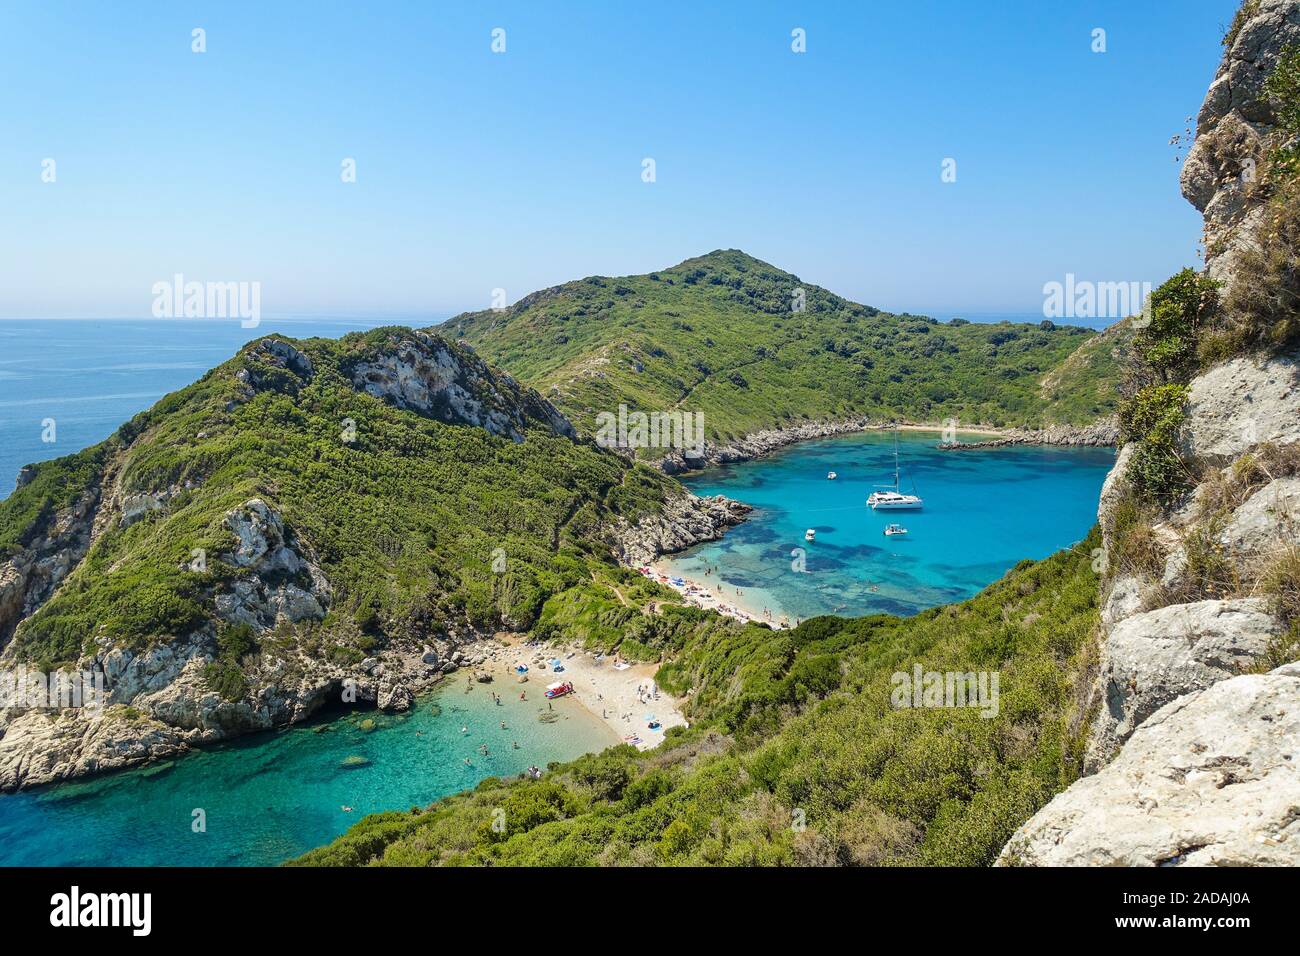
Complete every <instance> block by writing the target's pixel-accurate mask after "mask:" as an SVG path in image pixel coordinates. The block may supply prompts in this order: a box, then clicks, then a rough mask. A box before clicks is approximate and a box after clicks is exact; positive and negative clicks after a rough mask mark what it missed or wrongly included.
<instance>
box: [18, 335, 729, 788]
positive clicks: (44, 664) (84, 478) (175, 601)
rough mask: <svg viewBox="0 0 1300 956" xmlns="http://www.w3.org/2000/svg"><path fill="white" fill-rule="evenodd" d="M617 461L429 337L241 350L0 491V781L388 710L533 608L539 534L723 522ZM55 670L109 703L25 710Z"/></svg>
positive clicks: (624, 551)
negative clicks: (326, 708)
mask: <svg viewBox="0 0 1300 956" xmlns="http://www.w3.org/2000/svg"><path fill="white" fill-rule="evenodd" d="M632 471H633V466H631V465H630V464H629V463H628V462H627V461H626V460H625V459H623V458H621V457H619V456H617V455H615V454H613V453H610V452H607V451H603V450H601V449H599V448H597V447H595V446H594V445H592V444H591V443H589V442H579V441H575V440H574V430H573V427H572V426H571V425H570V424H569V423H568V421H567V420H566V419H565V418H564V417H563V416H562V415H561V414H560V413H559V412H557V411H556V410H555V408H554V407H553V406H551V405H550V404H549V403H548V402H546V401H545V400H544V399H542V398H541V396H540V395H538V394H537V393H536V392H535V391H533V390H531V389H527V388H524V387H522V386H520V385H519V384H517V383H516V382H515V381H514V380H513V379H512V378H511V377H510V376H508V375H506V374H505V373H503V372H499V371H497V370H496V369H493V368H491V367H490V366H488V365H487V364H486V363H484V362H483V361H482V360H481V359H479V358H478V357H477V356H476V355H474V353H473V352H472V350H470V349H467V348H465V347H462V346H459V345H456V344H454V343H450V342H448V341H446V340H444V339H442V338H440V337H439V336H437V335H433V334H429V333H426V332H413V331H411V330H405V329H383V330H377V331H375V332H372V333H366V334H354V335H351V336H346V337H344V338H343V339H341V340H338V341H331V340H323V339H314V340H305V341H291V340H286V339H282V338H278V337H267V338H264V339H261V340H258V341H255V342H253V343H251V344H250V345H248V346H247V347H245V349H243V350H242V351H241V353H240V355H239V356H237V357H236V358H235V359H232V360H231V361H230V362H227V363H225V364H224V365H222V366H219V367H218V368H217V369H214V370H213V371H212V372H210V373H209V374H208V375H206V376H205V377H204V378H203V379H201V380H200V381H199V382H197V383H195V384H194V385H192V386H190V387H189V388H187V389H184V390H182V391H181V392H178V393H176V394H174V395H172V396H168V397H167V398H166V399H164V400H163V401H162V402H160V403H159V405H158V406H156V407H155V408H154V409H152V410H151V411H149V412H146V413H143V414H142V415H141V416H138V417H137V419H135V420H133V421H132V422H130V423H128V424H127V425H124V426H123V428H122V429H121V430H119V432H118V433H117V434H115V435H114V436H113V437H112V438H111V439H109V440H108V441H106V442H105V443H103V444H102V445H101V446H97V447H96V448H94V449H89V450H87V451H86V452H82V453H80V454H79V455H74V456H69V457H68V458H66V459H59V460H55V461H51V462H44V463H41V464H39V465H36V466H29V467H28V468H27V469H24V472H23V475H22V476H21V478H20V487H19V488H18V489H17V490H16V491H15V493H14V494H13V495H12V496H11V497H10V498H9V499H8V500H6V501H5V502H3V503H0V537H2V538H3V544H4V545H5V548H6V550H5V551H3V552H0V553H4V554H5V555H6V560H5V561H4V562H3V563H2V564H0V677H3V678H4V680H5V681H6V682H8V683H7V684H6V685H5V687H4V688H3V689H4V690H5V691H7V692H6V693H5V694H4V699H3V701H0V790H14V789H19V788H22V787H27V786H34V785H38V784H44V783H50V782H54V781H59V780H66V779H70V778H74V777H79V776H84V775H86V774H92V773H98V772H102V771H105V770H111V769H117V768H121V767H127V766H132V765H136V764H140V763H143V762H146V761H149V760H153V759H157V758H159V757H162V756H165V755H168V754H173V753H177V752H180V751H183V750H185V749H187V748H190V747H192V746H195V745H200V744H207V743H212V742H215V741H219V740H224V739H228V738H231V737H234V736H237V735H240V734H243V733H247V732H251V731H257V730H265V729H268V728H272V727H277V726H282V725H284V724H289V723H293V722H296V721H300V720H302V719H304V718H305V717H307V716H308V715H310V714H312V713H313V712H315V711H316V710H318V709H319V708H320V707H321V706H322V705H324V704H326V703H327V702H330V701H334V702H339V701H343V702H346V703H357V704H362V705H365V704H370V705H373V706H377V707H380V708H383V709H391V710H402V709H406V708H408V707H410V706H411V704H412V703H413V701H414V697H415V695H416V694H417V693H419V692H421V691H422V690H424V689H426V688H428V687H430V686H431V685H432V684H434V683H436V682H437V681H438V680H440V679H441V678H442V677H443V676H444V675H446V674H448V673H451V672H452V671H455V670H456V669H457V668H458V667H460V666H462V665H472V664H474V663H477V662H478V661H479V660H481V656H482V652H481V651H480V650H479V649H478V648H477V647H476V642H477V641H478V640H479V639H480V638H481V637H482V636H483V635H484V634H487V633H491V632H492V631H494V630H496V629H497V628H498V627H511V626H515V625H516V624H517V625H518V626H522V627H526V626H528V623H529V622H530V621H531V620H532V619H534V618H535V616H536V614H537V610H538V607H539V606H540V603H541V601H542V600H544V599H545V597H546V593H547V592H546V591H545V590H544V589H543V588H544V586H545V583H546V582H549V581H553V580H554V574H553V573H552V572H551V571H550V568H551V566H552V564H553V561H554V555H555V552H556V550H559V549H567V550H568V551H569V553H570V555H571V556H577V555H583V554H592V555H595V554H599V552H600V551H601V549H602V548H609V547H610V546H611V542H615V545H614V550H615V552H616V555H617V556H620V557H624V559H625V560H630V559H632V558H634V557H639V556H641V555H642V554H643V553H644V548H647V547H648V548H650V549H651V550H652V551H653V550H656V549H668V548H677V547H684V546H686V545H688V544H690V543H693V542H694V541H696V540H700V539H702V538H703V537H707V536H714V535H716V534H718V533H720V529H721V528H722V527H724V526H725V525H726V524H727V523H729V522H734V521H735V520H739V517H738V514H737V513H736V511H735V509H734V508H729V507H727V506H725V505H723V504H721V503H717V502H703V501H701V500H700V499H697V498H694V497H693V496H690V495H688V494H687V493H686V492H685V491H684V490H683V489H681V487H680V486H678V485H676V484H675V483H674V482H671V481H670V480H668V479H665V478H663V477H662V476H656V475H654V474H653V473H649V472H648V471H647V470H646V469H644V468H638V469H636V475H635V476H633V475H632ZM624 507H626V508H627V509H628V510H629V511H634V512H635V514H636V515H637V516H638V522H637V524H636V525H635V526H634V525H632V524H630V523H629V519H628V518H627V517H626V516H625V515H624V513H623V510H622V509H623V508H624ZM498 557H499V564H500V566H499V567H498ZM547 575H549V576H547ZM582 576H583V577H585V576H586V575H585V573H584V574H583V575H582ZM551 586H552V587H554V585H553V584H552V585H551ZM56 670H57V671H58V672H63V673H70V674H83V673H84V674H99V675H102V676H103V678H104V681H105V687H104V691H105V693H104V697H103V699H95V698H93V697H92V696H91V695H89V694H88V695H87V698H86V699H85V700H83V701H82V703H83V705H84V706H66V705H65V704H64V703H62V702H58V703H54V702H50V703H47V704H41V703H40V702H39V701H37V702H33V701H32V700H31V699H30V698H31V693H32V692H33V691H34V690H40V689H41V688H42V687H43V686H44V685H43V684H42V683H40V682H41V681H43V680H45V679H46V676H47V675H49V674H53V673H55V672H56ZM11 678H12V680H11ZM87 690H89V688H87ZM46 700H47V701H48V697H47V698H46Z"/></svg>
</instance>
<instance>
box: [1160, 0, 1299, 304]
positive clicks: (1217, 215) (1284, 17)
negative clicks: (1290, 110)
mask: <svg viewBox="0 0 1300 956" xmlns="http://www.w3.org/2000/svg"><path fill="white" fill-rule="evenodd" d="M1251 2H1252V4H1253V6H1249V7H1247V8H1246V9H1245V11H1244V14H1243V15H1242V16H1241V18H1240V20H1239V23H1238V28H1237V29H1236V32H1235V36H1234V37H1233V38H1232V43H1231V45H1230V46H1229V47H1228V48H1227V50H1226V52H1225V54H1224V57H1223V61H1222V63H1221V64H1220V66H1219V71H1218V73H1216V74H1215V77H1214V82H1213V83H1211V85H1210V89H1209V92H1207V93H1206V95H1205V101H1204V102H1203V103H1202V105H1201V110H1200V113H1199V114H1198V115H1197V117H1196V139H1195V141H1194V142H1193V144H1192V148H1191V151H1190V152H1189V153H1188V155H1187V160H1186V162H1185V163H1184V164H1183V171H1182V177H1181V181H1182V190H1183V195H1184V196H1185V197H1186V198H1187V200H1188V202H1190V203H1191V204H1192V205H1193V206H1195V207H1196V208H1197V209H1198V210H1199V211H1200V212H1202V213H1203V214H1204V216H1205V249H1206V258H1205V261H1206V266H1207V271H1208V272H1209V274H1210V275H1211V276H1213V277H1214V278H1216V279H1221V280H1225V281H1230V280H1231V278H1232V276H1233V274H1234V271H1235V260H1236V258H1237V256H1238V255H1239V254H1240V252H1241V251H1242V250H1243V249H1246V248H1249V247H1250V246H1251V245H1253V244H1254V243H1255V236H1256V235H1257V234H1258V231H1259V229H1260V227H1261V225H1262V224H1263V222H1264V220H1265V206H1264V203H1263V202H1262V200H1263V198H1264V197H1263V196H1262V195H1261V190H1260V189H1259V185H1260V184H1259V177H1258V176H1257V175H1256V173H1257V171H1259V170H1262V168H1263V165H1264V161H1265V153H1266V151H1267V148H1268V137H1269V134H1270V133H1271V132H1272V130H1273V124H1274V121H1275V117H1274V116H1273V113H1272V110H1271V108H1270V107H1269V104H1268V102H1267V100H1266V98H1265V97H1264V96H1263V95H1262V94H1263V86H1264V81H1265V80H1266V79H1267V78H1268V76H1269V75H1270V74H1271V73H1272V71H1273V68H1274V67H1275V66H1276V65H1277V62H1278V57H1279V56H1280V55H1281V53H1282V51H1283V50H1285V49H1286V48H1287V47H1288V46H1290V45H1296V44H1300V5H1297V4H1296V2H1295V0H1258V2H1255V0H1251Z"/></svg>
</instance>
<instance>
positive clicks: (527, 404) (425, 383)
mask: <svg viewBox="0 0 1300 956" xmlns="http://www.w3.org/2000/svg"><path fill="white" fill-rule="evenodd" d="M351 376H352V384H353V385H354V386H355V387H356V388H358V389H360V390H362V391H364V392H366V393H368V394H370V395H374V396H375V397H376V398H382V399H384V400H385V401H387V402H390V403H392V404H393V405H396V406H397V407H398V408H405V409H408V410H410V411H414V412H418V413H420V414H422V415H430V416H432V417H434V418H437V419H438V420H440V421H444V422H448V423H450V424H463V425H475V426H478V427H480V428H484V429H486V430H487V431H489V432H491V433H492V434H493V435H502V436H506V437H509V438H510V439H512V440H513V441H516V442H520V441H523V440H524V436H523V431H522V429H523V428H524V426H525V423H526V422H528V421H534V422H540V423H542V424H544V425H546V426H547V427H548V428H549V429H550V430H551V431H552V432H554V433H555V434H557V435H565V436H568V437H570V438H572V437H574V436H575V435H576V434H577V433H576V432H575V430H574V428H573V425H571V424H570V423H569V421H568V419H566V418H565V417H564V416H563V415H561V414H560V413H559V411H557V410H556V408H555V406H553V405H552V404H551V403H550V402H548V401H546V399H544V398H542V397H541V396H540V395H538V394H537V392H535V391H533V390H532V389H526V388H523V387H522V386H520V385H519V384H518V383H517V382H516V381H515V380H514V379H513V378H511V377H510V376H509V375H507V374H506V373H505V372H500V371H494V370H492V369H490V368H489V367H488V365H487V363H486V362H484V361H483V360H482V359H480V358H479V357H478V356H476V355H474V353H473V352H472V351H471V350H470V349H469V348H468V347H467V346H464V345H451V344H450V343H448V342H446V341H445V340H443V339H441V338H439V337H438V336H436V335H431V334H429V333H427V332H413V333H410V334H409V335H407V336H402V337H399V336H397V335H394V336H392V338H391V339H390V341H389V342H388V343H387V345H386V347H385V348H384V349H383V350H381V351H379V352H378V353H376V354H374V355H372V356H370V357H368V358H366V359H363V360H360V361H358V362H356V363H355V364H354V365H353V366H352V369H351Z"/></svg>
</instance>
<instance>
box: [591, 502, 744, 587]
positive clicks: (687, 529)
mask: <svg viewBox="0 0 1300 956" xmlns="http://www.w3.org/2000/svg"><path fill="white" fill-rule="evenodd" d="M753 510H754V509H753V508H752V507H751V506H750V505H747V504H744V503H743V502H740V501H734V500H732V499H731V498H727V497H725V496H724V495H714V496H713V497H711V498H700V497H698V496H696V495H692V494H690V493H683V494H681V495H679V496H677V497H675V498H670V499H668V500H667V501H666V502H664V510H663V512H662V513H661V514H657V515H647V516H646V517H644V518H642V519H641V520H640V521H639V522H637V523H636V524H635V525H633V524H629V523H628V522H627V521H624V520H620V522H619V524H618V525H617V526H616V527H614V528H613V529H612V538H613V540H612V542H611V546H612V548H613V552H614V557H615V558H616V559H617V560H618V562H619V563H620V564H622V565H623V566H624V567H629V568H640V567H644V566H645V565H647V564H649V563H650V562H651V561H653V560H654V559H655V558H657V557H659V556H660V555H664V554H673V553H675V552H678V551H685V550H686V549H687V548H689V547H691V546H692V545H696V544H699V543H700V542H702V541H714V540H716V539H718V538H721V537H722V536H723V535H724V534H725V533H726V531H727V529H728V528H731V527H734V526H735V525H738V524H740V523H741V522H742V521H744V520H745V519H746V518H747V517H748V516H749V513H750V512H751V511H753Z"/></svg>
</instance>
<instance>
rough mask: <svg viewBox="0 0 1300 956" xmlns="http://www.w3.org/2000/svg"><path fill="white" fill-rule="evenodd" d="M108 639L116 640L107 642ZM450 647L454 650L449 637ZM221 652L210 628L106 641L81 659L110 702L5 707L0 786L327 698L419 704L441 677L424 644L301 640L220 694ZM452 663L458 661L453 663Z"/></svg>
mask: <svg viewBox="0 0 1300 956" xmlns="http://www.w3.org/2000/svg"><path fill="white" fill-rule="evenodd" d="M104 643H105V644H110V642H108V641H105V642H104ZM442 646H443V648H444V651H445V652H447V653H455V652H453V651H452V650H451V647H452V645H451V644H449V643H444V644H443V645H442ZM216 658H217V646H216V641H215V637H214V635H213V634H212V632H211V631H210V630H208V629H204V630H202V631H200V632H196V633H194V634H191V635H188V636H186V637H184V638H181V639H179V640H176V641H172V642H169V643H166V644H161V645H158V646H156V647H153V648H150V649H148V650H146V651H142V652H139V653H136V652H133V651H131V650H129V649H126V648H119V647H112V646H107V647H105V648H104V649H103V650H101V651H99V652H97V653H95V654H93V655H89V656H87V657H85V658H83V659H82V660H80V661H78V663H77V669H79V670H81V671H83V672H95V671H102V673H103V674H104V675H105V679H106V680H105V682H106V685H107V700H106V701H103V702H102V704H103V706H91V707H81V708H67V709H62V710H56V709H48V708H34V707H32V708H19V707H14V706H11V707H7V708H5V709H4V710H3V711H0V732H2V734H3V735H2V736H0V792H9V791H13V790H19V789H23V788H26V787H32V786H39V785H41V784H46V783H53V782H57V781H60V780H70V779H74V778H77V777H81V776H85V775H87V774H93V773H99V772H102V771H106V770H116V769H121V768H123V767H130V766H136V765H138V764H142V763H146V762H148V761H150V760H156V759H158V758H160V757H165V756H169V755H173V754H176V753H180V752H183V751H185V750H187V749H189V748H191V747H193V746H197V745H201V744H210V743H216V742H218V741H222V740H228V739H231V738H233V737H237V736H240V735H242V734H246V733H249V732H252V731H257V730H269V729H271V728H274V727H280V726H284V725H286V724H291V723H295V722H298V721H301V720H304V719H305V718H307V717H309V716H310V715H311V714H313V713H315V712H316V711H317V710H318V709H319V708H320V707H321V706H323V705H324V704H325V703H326V702H327V701H329V700H341V699H344V694H345V692H346V693H347V694H348V697H347V698H346V699H348V700H350V701H352V702H359V703H363V704H364V703H370V704H373V705H375V706H376V707H378V708H380V709H381V710H393V711H401V710H407V709H409V708H410V707H411V706H413V704H414V701H415V695H416V694H418V693H420V692H421V691H424V690H426V689H428V688H430V687H432V686H433V685H434V684H436V683H437V682H438V681H440V680H442V678H443V670H442V668H439V667H437V666H434V665H430V664H427V663H425V662H424V661H423V660H422V659H421V658H422V651H421V649H420V648H419V647H414V646H409V645H407V644H401V645H399V646H395V647H391V648H386V649H384V650H383V651H380V652H378V656H377V657H376V658H374V659H372V660H370V662H369V666H366V662H362V663H361V664H356V665H345V664H338V663H335V662H332V661H330V660H328V659H324V658H321V657H319V656H315V655H312V654H310V653H307V652H305V651H304V650H303V649H301V648H296V649H294V650H292V651H288V652H286V653H284V654H282V655H274V654H270V653H266V652H263V653H262V654H260V655H258V658H257V660H255V661H249V662H246V664H245V666H244V667H243V677H244V680H245V681H246V687H245V690H244V692H243V693H242V694H241V695H240V696H239V698H238V699H235V700H230V699H227V698H225V697H222V696H221V694H219V693H217V692H216V691H215V690H214V689H213V688H212V686H211V684H210V682H209V680H208V675H207V668H208V667H209V666H210V665H211V664H212V663H213V661H214V660H216ZM453 669H454V668H453Z"/></svg>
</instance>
